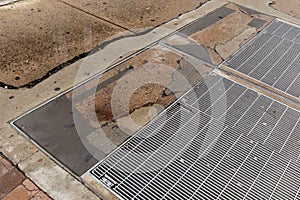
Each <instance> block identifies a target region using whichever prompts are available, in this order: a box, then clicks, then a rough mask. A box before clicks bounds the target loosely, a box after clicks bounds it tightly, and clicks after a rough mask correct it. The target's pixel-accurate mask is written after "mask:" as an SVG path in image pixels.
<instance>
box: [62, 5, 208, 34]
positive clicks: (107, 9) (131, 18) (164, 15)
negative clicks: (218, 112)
mask: <svg viewBox="0 0 300 200" xmlns="http://www.w3.org/2000/svg"><path fill="white" fill-rule="evenodd" d="M63 1H64V2H67V3H69V4H71V5H73V6H76V7H78V8H80V9H82V10H84V11H87V12H90V13H92V14H94V15H97V16H98V17H101V18H104V19H106V20H109V21H111V22H114V23H116V24H118V25H121V26H123V27H125V28H127V29H131V30H134V29H137V28H141V29H142V30H143V29H145V28H152V27H155V26H157V25H159V24H162V23H164V22H166V21H169V20H171V19H173V18H175V17H177V16H178V15H179V14H182V13H185V12H187V11H190V10H193V9H195V8H197V7H198V6H200V5H201V4H202V3H205V2H206V1H207V0H187V1H181V0H171V1H164V0H156V1H153V0H143V1H139V0H110V1H107V0H90V1H88V2H86V1H81V0H63ZM134 31H135V30H134Z"/></svg>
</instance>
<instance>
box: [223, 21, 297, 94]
mask: <svg viewBox="0 0 300 200" xmlns="http://www.w3.org/2000/svg"><path fill="white" fill-rule="evenodd" d="M223 65H225V66H227V67H230V68H231V69H233V70H235V71H238V72H240V73H242V74H244V75H246V76H249V77H251V78H254V79H255V80H257V81H259V82H261V83H263V84H267V85H268V86H271V87H273V88H276V89H277V90H279V91H281V92H284V93H286V94H287V95H290V96H292V97H295V98H297V99H299V97H300V90H299V88H300V27H298V26H295V25H291V24H288V23H285V22H282V21H280V20H274V21H273V22H272V23H271V24H269V26H267V27H266V28H265V29H264V30H263V31H262V32H261V33H260V34H258V35H257V36H256V37H255V38H254V39H253V40H251V41H250V42H248V43H247V44H246V45H245V46H244V47H242V48H241V49H240V50H239V51H238V52H236V54H234V55H233V56H232V57H230V58H229V59H228V60H226V61H225V62H224V63H223Z"/></svg>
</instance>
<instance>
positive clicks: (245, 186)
mask: <svg viewBox="0 0 300 200" xmlns="http://www.w3.org/2000/svg"><path fill="white" fill-rule="evenodd" d="M178 102H179V103H178ZM178 102H177V104H174V105H172V106H170V107H169V108H168V109H166V110H165V111H164V112H163V113H162V114H161V115H160V116H159V117H157V118H156V119H155V120H153V121H152V122H151V123H150V124H149V125H148V126H146V127H144V128H143V129H142V130H140V131H139V132H138V133H137V134H136V135H135V136H134V137H132V138H131V139H130V140H129V141H127V142H126V143H125V144H124V145H122V146H121V147H120V148H119V149H118V150H117V151H115V152H114V153H112V154H111V155H110V156H108V157H107V158H106V159H105V160H103V161H102V162H101V163H99V164H98V165H97V166H96V167H95V168H93V169H92V170H91V171H90V173H91V174H92V175H93V176H94V177H95V178H96V179H98V180H99V182H100V183H101V184H103V185H105V186H106V187H107V188H108V189H109V190H110V191H112V192H113V193H114V194H115V195H116V196H118V197H120V198H121V199H174V198H176V199H178V198H180V199H232V198H238V199H241V198H244V199H272V198H273V199H297V196H298V195H299V191H300V187H299V181H300V166H299V163H298V162H297V161H298V158H299V155H300V147H299V141H300V136H299V130H298V129H299V125H300V124H299V118H300V113H299V112H298V111H296V110H294V109H292V108H289V107H287V106H285V105H283V104H281V103H279V102H277V101H275V100H272V99H270V98H268V97H266V96H264V95H262V94H258V93H256V92H254V91H252V90H251V89H249V88H246V87H244V86H242V85H240V84H237V83H235V82H232V81H230V80H228V79H226V78H223V77H221V76H218V75H215V74H211V75H209V76H208V77H207V78H206V80H205V82H201V83H199V84H197V85H196V86H195V87H194V88H193V90H191V91H190V92H189V93H187V94H186V95H184V96H183V97H182V98H181V99H180V100H178Z"/></svg>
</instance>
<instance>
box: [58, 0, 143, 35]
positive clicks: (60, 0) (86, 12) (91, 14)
mask: <svg viewBox="0 0 300 200" xmlns="http://www.w3.org/2000/svg"><path fill="white" fill-rule="evenodd" d="M57 1H58V2H61V3H63V4H65V5H67V6H70V7H72V8H74V9H76V10H79V11H81V12H83V13H85V14H88V15H90V16H93V17H96V18H97V19H100V20H103V21H105V22H107V23H110V24H112V25H114V26H117V27H119V28H122V29H124V30H127V31H129V32H131V33H133V34H137V32H135V31H132V30H130V29H128V28H126V27H124V26H121V25H119V24H116V23H114V22H112V21H109V20H107V19H105V18H102V17H99V16H97V15H95V14H93V13H90V12H88V11H85V10H83V9H81V8H78V7H76V6H73V5H72V4H69V3H67V2H65V1H62V0H57Z"/></svg>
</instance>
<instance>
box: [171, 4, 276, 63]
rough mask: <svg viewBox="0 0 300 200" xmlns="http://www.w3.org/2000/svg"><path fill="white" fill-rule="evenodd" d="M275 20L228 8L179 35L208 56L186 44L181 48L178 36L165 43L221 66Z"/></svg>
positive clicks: (235, 6) (180, 32)
mask: <svg viewBox="0 0 300 200" xmlns="http://www.w3.org/2000/svg"><path fill="white" fill-rule="evenodd" d="M272 19H273V18H272V17H270V16H267V15H264V14H256V13H255V14H253V12H251V11H250V10H249V9H245V10H243V8H242V7H239V6H237V5H234V4H228V5H226V6H224V7H222V8H220V9H218V10H216V11H214V12H212V13H211V14H209V15H207V16H206V17H204V18H203V19H199V21H197V22H195V23H193V24H191V25H190V26H187V27H185V28H184V29H182V30H180V31H179V36H180V34H183V35H181V37H187V38H188V39H187V40H185V42H186V41H190V45H194V46H195V45H198V46H199V47H202V48H204V49H205V50H206V51H207V53H208V56H207V53H205V52H204V51H203V50H202V51H199V50H193V49H192V48H188V46H189V45H188V44H184V45H185V46H187V47H186V48H183V47H180V46H178V45H182V44H181V43H182V40H178V36H177V37H176V36H172V37H170V38H168V39H166V40H165V43H166V44H169V45H171V46H173V47H175V48H177V49H179V50H180V51H183V52H185V53H187V54H191V55H194V56H195V57H197V58H199V59H202V60H204V61H206V62H208V63H211V64H214V65H219V64H220V63H221V62H222V61H223V60H225V59H226V58H227V57H228V56H229V55H231V54H232V53H234V52H235V51H236V50H238V49H239V47H240V46H241V45H242V44H244V43H245V42H246V41H248V40H249V39H251V38H252V37H253V36H254V35H255V34H256V33H257V32H259V31H260V30H261V29H262V28H263V27H264V26H266V25H267V24H268V22H270V21H271V20H272ZM253 28H254V29H253ZM201 52H202V53H201ZM197 53H198V54H197ZM207 57H209V58H207Z"/></svg>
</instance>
